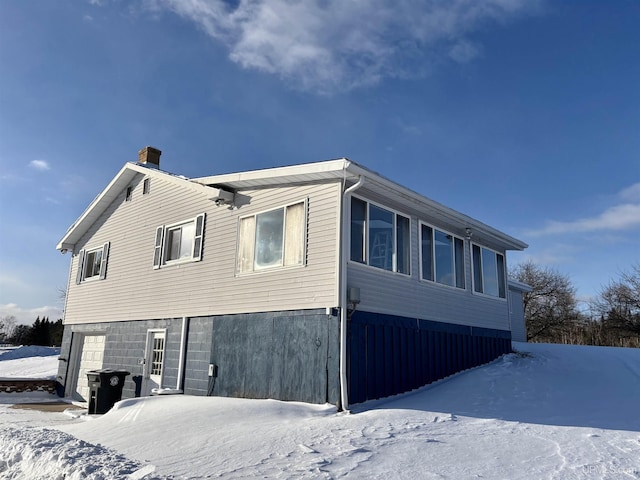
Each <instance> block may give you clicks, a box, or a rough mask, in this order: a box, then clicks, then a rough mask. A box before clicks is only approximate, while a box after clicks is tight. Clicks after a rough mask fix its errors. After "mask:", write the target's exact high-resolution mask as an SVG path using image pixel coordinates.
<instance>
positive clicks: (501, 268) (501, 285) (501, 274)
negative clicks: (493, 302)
mask: <svg viewBox="0 0 640 480" xmlns="http://www.w3.org/2000/svg"><path fill="white" fill-rule="evenodd" d="M496 259H497V260H498V265H497V268H498V296H499V297H500V298H506V295H505V281H504V257H503V256H502V255H500V254H499V253H498V254H496Z"/></svg>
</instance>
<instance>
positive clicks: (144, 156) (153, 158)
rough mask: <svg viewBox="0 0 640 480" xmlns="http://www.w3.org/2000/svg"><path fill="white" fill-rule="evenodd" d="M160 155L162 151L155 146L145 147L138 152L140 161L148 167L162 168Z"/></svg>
mask: <svg viewBox="0 0 640 480" xmlns="http://www.w3.org/2000/svg"><path fill="white" fill-rule="evenodd" d="M160 155H162V151H160V150H158V149H157V148H153V147H144V148H143V149H142V150H140V151H139V152H138V163H140V164H142V165H146V166H147V167H152V168H160Z"/></svg>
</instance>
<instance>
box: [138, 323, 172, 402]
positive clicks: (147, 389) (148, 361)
mask: <svg viewBox="0 0 640 480" xmlns="http://www.w3.org/2000/svg"><path fill="white" fill-rule="evenodd" d="M156 336H159V337H160V336H161V337H162V339H163V343H162V353H161V356H162V358H161V361H160V374H159V375H152V371H153V368H154V365H153V364H154V358H153V353H154V345H153V341H154V339H155V338H156ZM166 351H167V329H166V328H150V329H148V330H147V342H146V346H145V352H144V368H143V373H142V377H143V381H142V392H141V395H142V396H143V397H144V396H148V395H150V394H151V389H152V388H155V387H156V386H157V387H161V386H162V380H163V377H164V360H165V354H166ZM152 376H154V377H156V378H155V379H152V378H151V377H152Z"/></svg>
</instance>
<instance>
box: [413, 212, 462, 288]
mask: <svg viewBox="0 0 640 480" xmlns="http://www.w3.org/2000/svg"><path fill="white" fill-rule="evenodd" d="M423 225H425V226H427V227H429V228H430V229H431V231H432V238H431V260H432V261H433V268H434V275H433V276H434V279H433V280H429V279H428V278H424V276H423V272H422V226H423ZM436 230H438V231H439V232H441V233H444V234H446V235H451V237H453V238H454V239H455V238H457V239H458V240H462V248H463V252H462V269H463V273H462V274H463V278H464V287H457V286H456V285H455V284H456V283H457V280H458V279H457V276H456V275H457V272H456V262H455V255H456V252H455V241H454V242H453V251H452V255H453V259H452V260H453V261H452V264H453V275H454V278H453V280H454V282H453V283H454V285H447V284H446V283H440V282H438V281H437V280H436V279H435V268H436V265H435V261H436V256H435V248H436V246H435V231H436ZM465 251H466V246H465V240H464V238H462V237H461V236H459V235H455V234H453V233H451V232H448V231H447V230H444V229H442V228H440V227H436V226H435V225H433V224H432V223H428V222H424V221H422V220H420V221H419V222H418V256H419V258H420V277H419V280H420V281H421V282H428V283H429V284H430V285H438V286H440V287H445V288H451V289H454V290H455V291H458V292H464V291H466V290H467V283H468V282H467V266H466V261H465V255H466V253H465Z"/></svg>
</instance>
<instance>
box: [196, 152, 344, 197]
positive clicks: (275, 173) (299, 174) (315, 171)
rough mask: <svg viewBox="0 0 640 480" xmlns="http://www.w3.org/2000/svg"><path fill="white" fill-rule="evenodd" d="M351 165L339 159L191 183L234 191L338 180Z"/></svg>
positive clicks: (204, 178) (214, 176)
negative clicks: (221, 186) (313, 178)
mask: <svg viewBox="0 0 640 480" xmlns="http://www.w3.org/2000/svg"><path fill="white" fill-rule="evenodd" d="M350 163H351V162H350V161H349V160H347V159H346V158H339V159H336V160H326V161H323V162H315V163H305V164H301V165H290V166H286V167H275V168H265V169H262V170H250V171H247V172H237V173H224V174H221V175H211V176H207V177H198V178H192V179H191V181H193V182H197V183H200V184H203V185H223V186H228V187H230V188H234V189H237V188H243V186H244V185H247V184H259V185H264V186H267V185H277V184H279V183H282V181H283V180H285V181H286V183H289V182H291V183H293V182H295V181H296V180H298V181H305V180H307V179H308V178H309V177H313V176H317V177H318V178H323V177H326V178H336V177H337V176H339V175H341V174H342V172H345V170H346V168H347V166H348V165H349V164H350Z"/></svg>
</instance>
